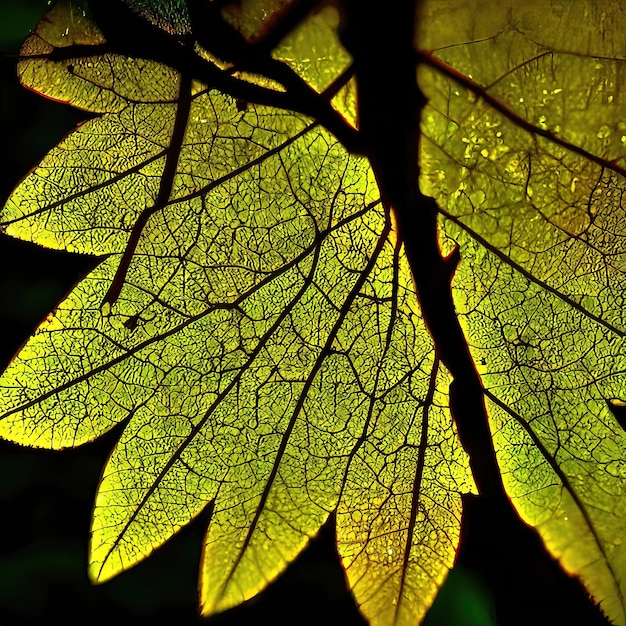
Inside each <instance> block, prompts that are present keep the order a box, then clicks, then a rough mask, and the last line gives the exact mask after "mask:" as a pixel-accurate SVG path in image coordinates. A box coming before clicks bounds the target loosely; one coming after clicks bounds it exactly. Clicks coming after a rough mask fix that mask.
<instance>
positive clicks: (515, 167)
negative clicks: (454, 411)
mask: <svg viewBox="0 0 626 626" xmlns="http://www.w3.org/2000/svg"><path fill="white" fill-rule="evenodd" d="M535 4H536V6H533V4H532V3H530V4H529V3H526V4H525V5H524V6H522V5H519V6H518V5H514V4H512V5H511V7H509V8H508V9H507V8H506V7H502V6H499V8H496V7H495V4H494V6H493V7H490V9H493V10H485V11H484V13H483V12H481V13H480V14H478V15H479V19H478V20H476V21H475V22H474V23H473V24H472V28H473V30H471V31H469V30H468V31H467V32H463V31H460V32H456V33H453V34H451V35H448V34H442V36H441V39H439V40H437V39H434V40H433V41H432V42H431V43H432V45H433V47H434V48H436V47H437V46H438V45H441V46H445V47H442V49H441V50H436V51H435V52H436V55H437V57H438V58H441V59H443V60H445V61H446V63H448V64H450V65H451V66H453V67H454V68H455V71H458V72H462V73H463V74H465V75H470V74H471V75H472V77H473V80H472V81H469V80H467V81H466V83H465V87H466V88H463V87H464V86H463V85H461V84H459V82H458V81H455V80H454V78H453V74H452V73H450V75H449V76H446V77H444V76H442V74H441V72H437V71H436V70H434V71H428V72H427V73H426V72H424V74H423V76H422V82H423V85H424V86H425V88H426V90H427V93H428V96H429V98H430V101H429V109H428V111H427V112H426V113H425V120H424V133H425V136H426V137H427V139H428V140H427V141H425V142H424V144H423V147H424V152H423V157H422V158H423V162H424V163H427V164H428V165H427V167H426V168H425V176H424V181H423V184H424V185H425V186H426V187H427V188H428V189H429V191H430V193H432V194H434V195H436V197H437V199H438V202H439V206H440V207H441V217H442V221H441V223H442V226H443V228H444V229H445V231H446V233H447V234H448V235H449V236H450V237H452V238H453V239H454V240H455V241H456V242H458V243H459V244H460V245H461V250H462V257H463V262H462V263H461V265H460V267H459V269H458V271H457V273H456V275H455V279H454V284H453V288H454V293H455V302H456V306H457V310H458V312H459V315H460V317H461V321H462V323H463V325H464V327H465V329H466V333H467V337H468V343H469V345H470V347H471V349H472V353H473V356H474V359H475V362H476V363H477V364H478V367H479V371H480V374H481V378H482V381H483V384H484V387H485V396H486V399H487V405H488V411H489V414H490V418H491V423H492V431H493V436H494V444H495V446H496V452H497V454H498V461H499V464H500V467H501V470H502V476H503V479H504V482H505V487H506V489H507V492H508V493H509V495H510V496H511V498H512V500H513V503H514V505H515V507H516V508H517V510H518V512H519V513H520V515H521V516H522V518H523V519H524V520H526V521H527V522H528V523H529V524H531V525H532V526H535V527H536V528H537V530H538V531H539V533H540V534H541V536H542V538H543V539H544V541H545V542H546V545H547V547H548V548H549V549H550V551H551V552H552V553H553V554H555V555H556V556H557V557H558V558H559V560H560V562H561V563H562V565H563V566H564V567H565V569H566V570H567V571H569V572H571V573H575V574H577V575H578V576H580V577H581V579H582V580H583V582H584V583H585V585H586V586H587V588H588V589H589V591H590V592H591V594H592V595H593V596H594V597H595V598H596V599H597V601H598V602H599V603H600V607H601V608H602V610H603V611H604V612H605V613H606V614H607V615H608V616H609V617H610V618H611V619H612V620H613V621H614V623H616V624H624V623H625V621H624V619H625V618H624V615H625V608H626V601H625V599H624V594H625V593H626V586H625V585H624V582H623V573H624V572H625V571H626V555H625V553H624V550H623V546H622V540H621V539H620V538H621V537H622V536H623V535H624V533H625V532H626V483H625V482H624V478H625V477H626V475H625V473H624V463H623V459H624V452H623V451H624V449H626V448H625V446H626V438H625V435H626V433H625V432H624V430H623V428H622V427H621V426H620V425H619V423H618V421H617V420H616V418H615V417H614V416H613V415H612V413H611V411H610V407H609V404H608V401H609V400H610V399H611V398H619V397H622V396H623V395H624V386H625V382H626V381H625V378H624V353H625V352H624V338H625V337H626V328H625V319H624V311H623V302H622V296H621V295H620V294H621V293H622V291H623V289H624V245H623V242H624V236H625V235H626V221H625V219H624V217H625V216H624V210H623V208H622V197H623V193H624V173H625V172H624V170H623V168H622V166H621V163H622V161H621V159H622V158H623V156H624V129H626V126H624V124H623V122H622V121H621V113H620V112H621V111H622V110H623V106H624V95H623V93H622V90H621V89H620V87H619V85H620V76H621V71H622V69H623V63H624V54H625V53H626V46H625V45H624V40H623V37H622V36H621V31H620V28H619V27H617V26H616V25H617V24H620V23H621V21H622V20H623V9H622V8H620V7H619V6H618V5H617V4H615V5H611V6H610V7H609V6H605V5H601V4H600V3H598V5H597V7H596V5H592V4H589V3H583V2H579V3H576V2H574V3H571V4H569V5H567V6H564V7H563V11H564V13H565V14H564V15H563V16H562V19H563V20H567V23H572V24H586V23H590V24H603V27H602V28H598V29H596V28H594V29H587V28H581V31H580V34H577V33H571V32H569V31H567V30H564V29H554V28H550V26H549V25H548V24H547V22H546V20H545V19H543V17H542V16H541V14H540V11H539V10H538V7H539V6H540V3H535ZM452 5H453V3H450V10H455V9H453V8H452ZM437 10H438V9H437ZM509 10H510V11H509ZM499 11H501V14H500V15H498V16H497V18H496V17H495V16H494V13H495V14H497V13H498V12H499ZM435 15H436V14H435V13H433V14H432V15H431V17H432V19H435V20H436V19H437V18H436V17H435ZM437 15H438V14H437ZM442 23H445V16H444V17H443V19H442ZM431 32H432V33H434V35H433V37H436V36H437V35H438V31H437V29H436V27H433V28H432V31H431ZM583 33H584V35H583ZM469 40H474V41H473V43H472V44H471V45H464V43H463V42H465V41H469ZM505 46H506V51H507V52H506V54H502V50H503V49H504V48H505ZM472 84H473V85H474V87H477V86H478V85H480V89H478V88H472V87H471V85H472ZM483 89H484V93H483V92H482V90H483ZM490 99H493V100H494V102H490ZM494 104H495V105H499V106H501V107H506V109H507V110H508V111H509V112H510V113H511V115H510V116H509V118H508V119H507V118H506V117H504V116H503V115H502V110H500V111H499V110H497V109H496V108H495V106H494ZM517 117H519V118H520V119H521V121H522V122H526V123H527V126H526V127H524V126H523V125H522V122H520V121H519V120H517V119H516V118H517ZM529 125H534V127H535V128H534V129H533V128H530V127H529ZM544 131H545V134H544V135H541V134H540V133H542V132H544ZM435 146H436V147H435Z"/></svg>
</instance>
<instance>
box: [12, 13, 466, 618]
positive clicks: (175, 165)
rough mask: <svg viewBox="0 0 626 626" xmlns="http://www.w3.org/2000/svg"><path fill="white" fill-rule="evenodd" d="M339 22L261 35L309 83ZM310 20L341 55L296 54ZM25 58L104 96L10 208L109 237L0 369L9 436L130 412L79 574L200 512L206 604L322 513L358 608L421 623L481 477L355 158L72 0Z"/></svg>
mask: <svg viewBox="0 0 626 626" xmlns="http://www.w3.org/2000/svg"><path fill="white" fill-rule="evenodd" d="M336 24H337V19H336V15H335V14H334V13H333V11H332V10H327V11H324V12H322V13H319V14H317V15H316V17H314V18H312V19H311V20H309V21H307V22H305V23H303V26H302V30H299V31H297V32H296V33H295V34H294V37H295V39H293V38H292V39H287V41H286V43H285V44H284V47H283V48H280V49H279V50H278V51H277V53H276V54H277V58H281V57H282V58H283V59H284V60H285V62H287V63H290V64H291V66H292V67H293V68H294V69H295V70H297V71H298V72H300V74H301V76H303V77H304V78H305V79H306V80H307V81H308V82H309V84H311V85H313V86H314V88H316V89H319V90H321V89H325V88H326V86H327V85H328V83H329V82H330V81H329V77H330V78H335V77H337V76H340V75H341V72H342V71H343V70H344V69H345V67H346V64H347V55H346V54H345V52H343V51H342V50H341V49H340V48H339V43H338V41H337V35H336V31H335V27H336ZM322 32H323V33H324V36H323V37H322V36H321V34H320V33H322ZM319 41H326V44H325V45H327V46H328V47H329V48H333V47H334V49H335V52H334V54H332V55H329V56H327V57H326V58H325V59H319V60H317V61H316V62H315V63H312V62H308V61H306V59H313V58H317V57H316V55H315V53H314V51H313V50H312V49H310V50H309V52H308V54H305V53H304V50H305V49H306V47H307V44H308V45H309V46H313V45H315V43H316V42H319ZM70 45H77V46H82V48H80V52H81V54H77V55H76V56H72V54H68V46H70ZM85 46H93V54H90V53H89V50H86V48H85ZM203 54H204V58H205V59H209V60H211V57H210V55H209V54H208V53H206V52H205V53H203ZM22 55H23V56H24V59H23V60H22V61H21V62H20V67H19V71H20V76H21V79H22V81H23V82H24V84H25V85H27V86H28V87H30V88H31V89H35V90H37V91H39V92H40V93H42V94H43V95H45V96H47V97H50V98H55V99H58V100H63V101H67V102H70V103H72V104H73V105H74V106H79V107H81V108H83V109H85V110H86V111H89V112H90V113H92V114H94V117H93V118H92V119H90V120H88V121H87V122H85V123H84V124H82V125H81V126H80V127H79V128H77V129H76V130H75V131H74V132H72V133H71V134H70V135H68V136H67V137H66V138H65V139H64V140H63V141H62V142H61V143H60V144H59V145H58V146H57V147H56V148H54V149H53V150H52V151H51V152H50V153H49V154H48V155H47V156H46V157H45V158H44V159H43V161H42V162H41V163H40V164H39V165H38V166H37V167H36V168H35V169H34V171H33V172H31V173H30V174H29V175H28V176H27V177H26V178H25V179H24V180H23V181H22V183H21V184H20V185H19V187H18V188H17V189H16V190H15V192H14V193H13V194H12V196H11V198H10V199H9V201H8V203H7V205H6V207H5V209H4V211H3V213H2V217H1V219H2V224H3V228H4V229H5V231H6V232H7V233H8V234H10V235H12V236H15V237H19V238H22V239H27V240H30V241H33V242H36V243H38V244H41V245H45V246H48V247H53V248H61V249H66V250H71V251H75V252H83V253H90V254H95V255H101V256H104V257H105V258H104V260H103V261H102V262H101V263H100V265H99V266H98V267H97V268H96V269H95V270H94V271H93V272H92V273H90V274H89V275H88V276H86V277H85V278H84V280H83V281H82V282H81V283H80V284H79V285H78V286H76V288H75V289H74V290H73V291H72V293H70V294H69V295H68V297H67V298H66V299H65V300H64V301H63V302H61V303H60V304H59V306H58V308H57V309H56V310H55V311H54V312H53V313H51V314H50V316H49V317H48V318H47V319H46V320H44V322H43V323H42V324H41V326H40V327H39V329H38V330H37V332H36V333H35V335H34V336H33V337H32V338H31V339H30V340H29V341H28V343H27V344H26V345H25V347H24V348H23V349H22V351H21V352H20V354H19V355H18V356H17V357H16V358H15V360H14V361H13V362H12V363H11V365H10V366H9V368H8V369H7V370H6V371H5V372H4V374H3V375H2V378H0V388H2V395H3V407H4V409H3V413H2V417H1V420H0V435H1V436H2V437H4V438H6V439H9V440H11V441H16V442H19V443H21V444H25V445H31V446H40V447H47V448H55V449H61V448H64V447H68V446H78V445H81V444H83V443H86V442H89V441H92V440H93V439H95V438H97V437H99V436H101V435H102V434H103V433H105V432H106V431H108V430H110V429H111V428H113V427H114V426H115V425H116V424H120V423H122V424H123V425H124V426H123V431H122V434H121V436H120V439H119V442H118V443H117V445H116V447H115V449H114V450H113V452H112V454H111V457H110V459H109V461H108V463H107V465H106V467H105V469H104V472H103V476H102V480H101V483H100V486H99V490H98V494H97V497H96V503H95V508H94V514H93V525H92V539H91V554H90V566H89V571H90V576H91V578H92V579H93V580H94V581H104V580H107V579H109V578H111V577H112V576H114V575H116V574H117V573H119V572H120V571H121V570H123V569H126V568H128V567H130V566H132V565H134V564H136V563H137V562H139V561H140V560H142V559H143V558H145V557H146V556H147V555H149V554H150V553H151V552H152V551H153V550H154V549H155V548H156V547H158V546H159V545H161V544H162V543H163V542H165V541H167V540H168V539H169V538H170V537H171V536H172V535H173V534H174V533H176V532H177V531H178V530H179V529H180V528H182V527H183V526H184V525H185V524H187V523H188V522H189V521H190V520H191V519H192V518H194V517H195V516H196V515H198V514H199V513H200V512H201V511H202V510H203V509H205V508H206V507H210V509H211V520H210V524H209V527H208V530H207V535H206V541H205V547H204V554H203V560H202V567H201V584H200V587H201V589H200V594H201V603H202V611H203V613H205V614H209V613H211V612H214V611H220V610H224V609H227V608H229V607H231V606H234V605H235V604H238V603H240V602H242V601H244V600H246V599H248V598H250V597H252V596H253V595H255V594H256V593H258V592H259V591H260V590H261V589H263V588H264V587H265V586H266V585H267V584H268V582H269V581H271V580H272V579H274V578H275V577H276V576H277V575H278V574H279V573H280V572H281V571H282V570H283V569H284V568H285V567H286V565H287V564H288V563H289V562H291V561H292V560H293V559H294V558H295V557H296V555H297V554H298V553H299V552H300V551H301V550H302V549H303V547H304V546H305V545H306V543H307V541H308V540H309V538H310V537H311V536H313V535H314V534H315V533H316V532H317V531H318V529H319V528H320V526H321V525H322V524H323V523H324V522H325V521H326V519H327V518H328V516H329V514H331V513H332V512H335V511H336V512H337V535H338V548H339V552H340V554H341V557H342V559H343V561H344V565H345V567H346V571H347V576H348V580H349V582H350V585H351V586H352V588H353V591H354V594H355V597H356V599H357V602H358V603H359V605H360V607H361V610H362V611H363V612H364V614H365V615H367V616H368V618H369V619H370V620H371V623H372V624H381V625H382V624H409V623H411V624H412V623H415V622H416V621H417V620H418V619H420V618H421V617H422V616H423V615H424V613H425V611H426V610H427V608H428V606H429V605H430V602H431V601H432V599H433V597H434V595H435V593H436V591H437V589H438V587H439V586H440V585H441V583H442V580H443V578H444V577H445V574H446V572H447V570H448V568H449V567H450V566H451V564H452V561H453V559H454V554H455V550H456V546H457V543H458V537H459V525H460V505H461V498H460V496H461V494H462V493H466V492H468V491H470V490H471V489H472V488H473V485H472V481H471V478H470V476H469V472H468V468H467V460H466V456H465V454H464V453H463V451H462V449H461V447H460V445H459V443H458V441H457V438H456V435H455V431H454V429H453V428H451V426H450V417H449V412H448V408H447V386H448V383H449V381H448V376H447V374H446V372H445V370H444V368H443V367H442V366H441V365H440V363H439V360H438V359H437V358H436V357H435V354H434V350H433V345H432V340H431V338H430V336H429V334H428V332H427V330H426V328H425V326H424V323H423V321H422V319H421V315H420V312H419V307H418V305H417V302H416V301H415V297H414V291H413V285H412V281H411V275H410V271H409V268H408V265H407V261H406V259H405V257H404V254H403V251H402V247H401V245H400V242H399V241H398V240H397V236H396V233H395V230H394V227H393V223H392V220H391V216H390V215H389V213H388V212H387V211H386V210H384V209H383V207H382V205H381V203H380V201H379V200H378V190H377V188H376V184H375V182H374V179H373V175H372V172H371V170H370V167H369V164H368V162H367V160H366V159H364V158H362V157H355V156H350V155H349V154H348V153H347V151H346V149H345V148H344V147H343V146H342V145H341V144H340V143H339V142H338V141H337V140H336V139H335V138H334V137H332V136H331V135H330V134H329V133H328V132H327V131H326V130H323V129H322V128H321V126H320V125H319V124H317V123H316V122H315V121H312V120H310V119H309V118H307V117H305V116H303V115H300V114H296V113H293V112H289V111H284V110H281V109H278V108H274V107H271V106H261V105H255V104H247V105H245V106H241V103H239V102H237V101H236V99H234V98H232V97H231V96H228V95H225V94H223V93H221V92H219V91H218V90H215V89H211V88H210V87H207V86H206V85H205V84H203V83H201V82H199V81H197V80H194V79H190V78H189V77H187V76H185V75H181V74H180V73H179V72H178V71H176V70H175V69H174V68H171V67H168V66H165V65H163V64H161V63H159V62H156V61H151V60H148V59H139V58H137V59H135V58H128V57H125V56H124V55H123V54H120V53H119V52H115V51H107V49H106V42H105V39H104V37H103V35H102V34H101V32H100V31H99V30H98V29H97V27H96V26H95V24H94V23H93V22H92V21H91V20H90V18H89V15H88V13H86V12H84V11H83V10H82V9H81V8H80V7H78V6H77V5H74V4H71V3H60V4H57V5H56V6H55V7H54V8H53V9H52V11H51V12H50V13H49V14H48V16H47V17H46V18H44V20H43V21H42V22H41V24H40V26H39V27H38V29H37V31H36V32H35V33H34V34H33V35H32V36H31V37H30V38H29V39H28V40H27V42H26V43H25V45H24V48H23V50H22ZM302 59H304V62H303V61H302ZM242 80H253V81H254V83H255V84H256V85H261V86H264V87H268V88H272V82H271V81H269V80H266V81H264V80H263V79H262V78H261V77H259V76H247V75H242ZM349 90H350V86H348V87H346V88H345V90H344V91H349ZM335 102H336V105H337V107H338V109H339V110H340V111H341V110H342V108H343V109H344V110H345V108H346V107H348V106H349V105H350V102H354V98H353V97H352V96H350V94H349V93H343V92H339V93H338V95H337V97H336V99H335ZM352 115H353V116H354V111H352Z"/></svg>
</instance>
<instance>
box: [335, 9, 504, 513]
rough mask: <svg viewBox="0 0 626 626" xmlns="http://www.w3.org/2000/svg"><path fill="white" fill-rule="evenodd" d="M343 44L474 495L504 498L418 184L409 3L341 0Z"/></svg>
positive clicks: (430, 206)
mask: <svg viewBox="0 0 626 626" xmlns="http://www.w3.org/2000/svg"><path fill="white" fill-rule="evenodd" d="M345 9H346V13H347V18H348V19H347V20H346V23H347V24H348V26H347V28H346V31H345V32H344V44H345V45H346V47H347V48H348V50H349V51H350V52H351V54H352V55H353V58H354V67H355V73H356V79H357V93H358V102H359V126H360V128H359V130H360V132H361V133H362V135H363V138H364V145H365V146H366V153H367V156H368V157H369V159H370V162H371V165H372V167H373V169H374V172H375V175H376V178H377V181H378V185H379V188H380V192H381V197H382V200H383V203H384V205H385V207H386V209H387V210H393V212H394V215H395V218H396V224H397V227H398V232H399V234H400V237H401V240H402V241H403V242H404V249H405V252H406V255H407V258H408V261H409V264H410V267H411V272H412V275H413V280H414V283H415V289H416V293H417V298H418V300H419V303H420V306H421V311H422V315H423V318H424V322H425V323H426V326H427V327H428V329H429V331H430V334H431V336H432V338H433V341H434V344H435V346H436V350H437V356H438V357H439V358H440V359H441V362H442V363H443V365H445V367H446V368H447V369H448V371H449V372H450V374H451V376H452V378H453V382H452V384H451V385H450V409H451V413H452V416H453V419H454V420H455V423H456V426H457V429H458V433H459V438H460V440H461V444H462V445H463V448H464V449H465V451H466V452H467V454H468V456H469V460H470V466H471V469H472V472H473V475H474V480H475V481H476V485H477V488H478V491H479V493H480V494H481V496H484V497H487V498H489V499H492V500H498V501H503V502H506V504H507V506H510V505H509V503H508V498H507V497H506V495H505V492H504V488H503V485H502V479H501V477H500V472H499V468H498V465H497V462H496V456H495V451H494V448H493V442H492V438H491V432H490V430H489V424H488V418H487V412H486V408H485V404H484V396H483V387H482V383H481V380H480V377H479V375H478V372H477V371H476V368H475V366H474V362H473V359H472V357H471V354H470V352H469V348H468V346H467V341H466V339H465V336H464V334H463V330H462V329H461V326H460V324H459V320H458V318H457V315H456V310H455V307H454V302H453V298H452V292H451V287H450V280H451V277H452V273H453V271H454V262H453V259H454V258H455V257H456V255H453V256H452V257H444V256H443V255H442V254H441V250H440V248H439V242H438V234H437V228H438V226H437V214H438V211H437V205H436V203H435V201H434V200H433V199H432V198H429V197H427V196H425V195H424V194H422V192H421V191H420V189H419V183H418V181H419V160H418V155H419V142H420V129H419V121H420V114H421V111H422V109H423V108H424V106H425V104H426V98H425V97H424V95H423V93H422V92H421V90H420V89H419V86H418V84H417V79H416V74H417V72H416V58H417V57H416V54H415V50H414V47H413V38H414V24H415V17H416V16H415V3H414V2H412V1H407V0H395V1H394V2H392V3H391V5H390V6H388V7H386V8H385V10H384V11H380V10H378V9H376V8H372V9H366V8H365V5H364V4H363V3H362V2H361V1H360V0H345Z"/></svg>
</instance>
